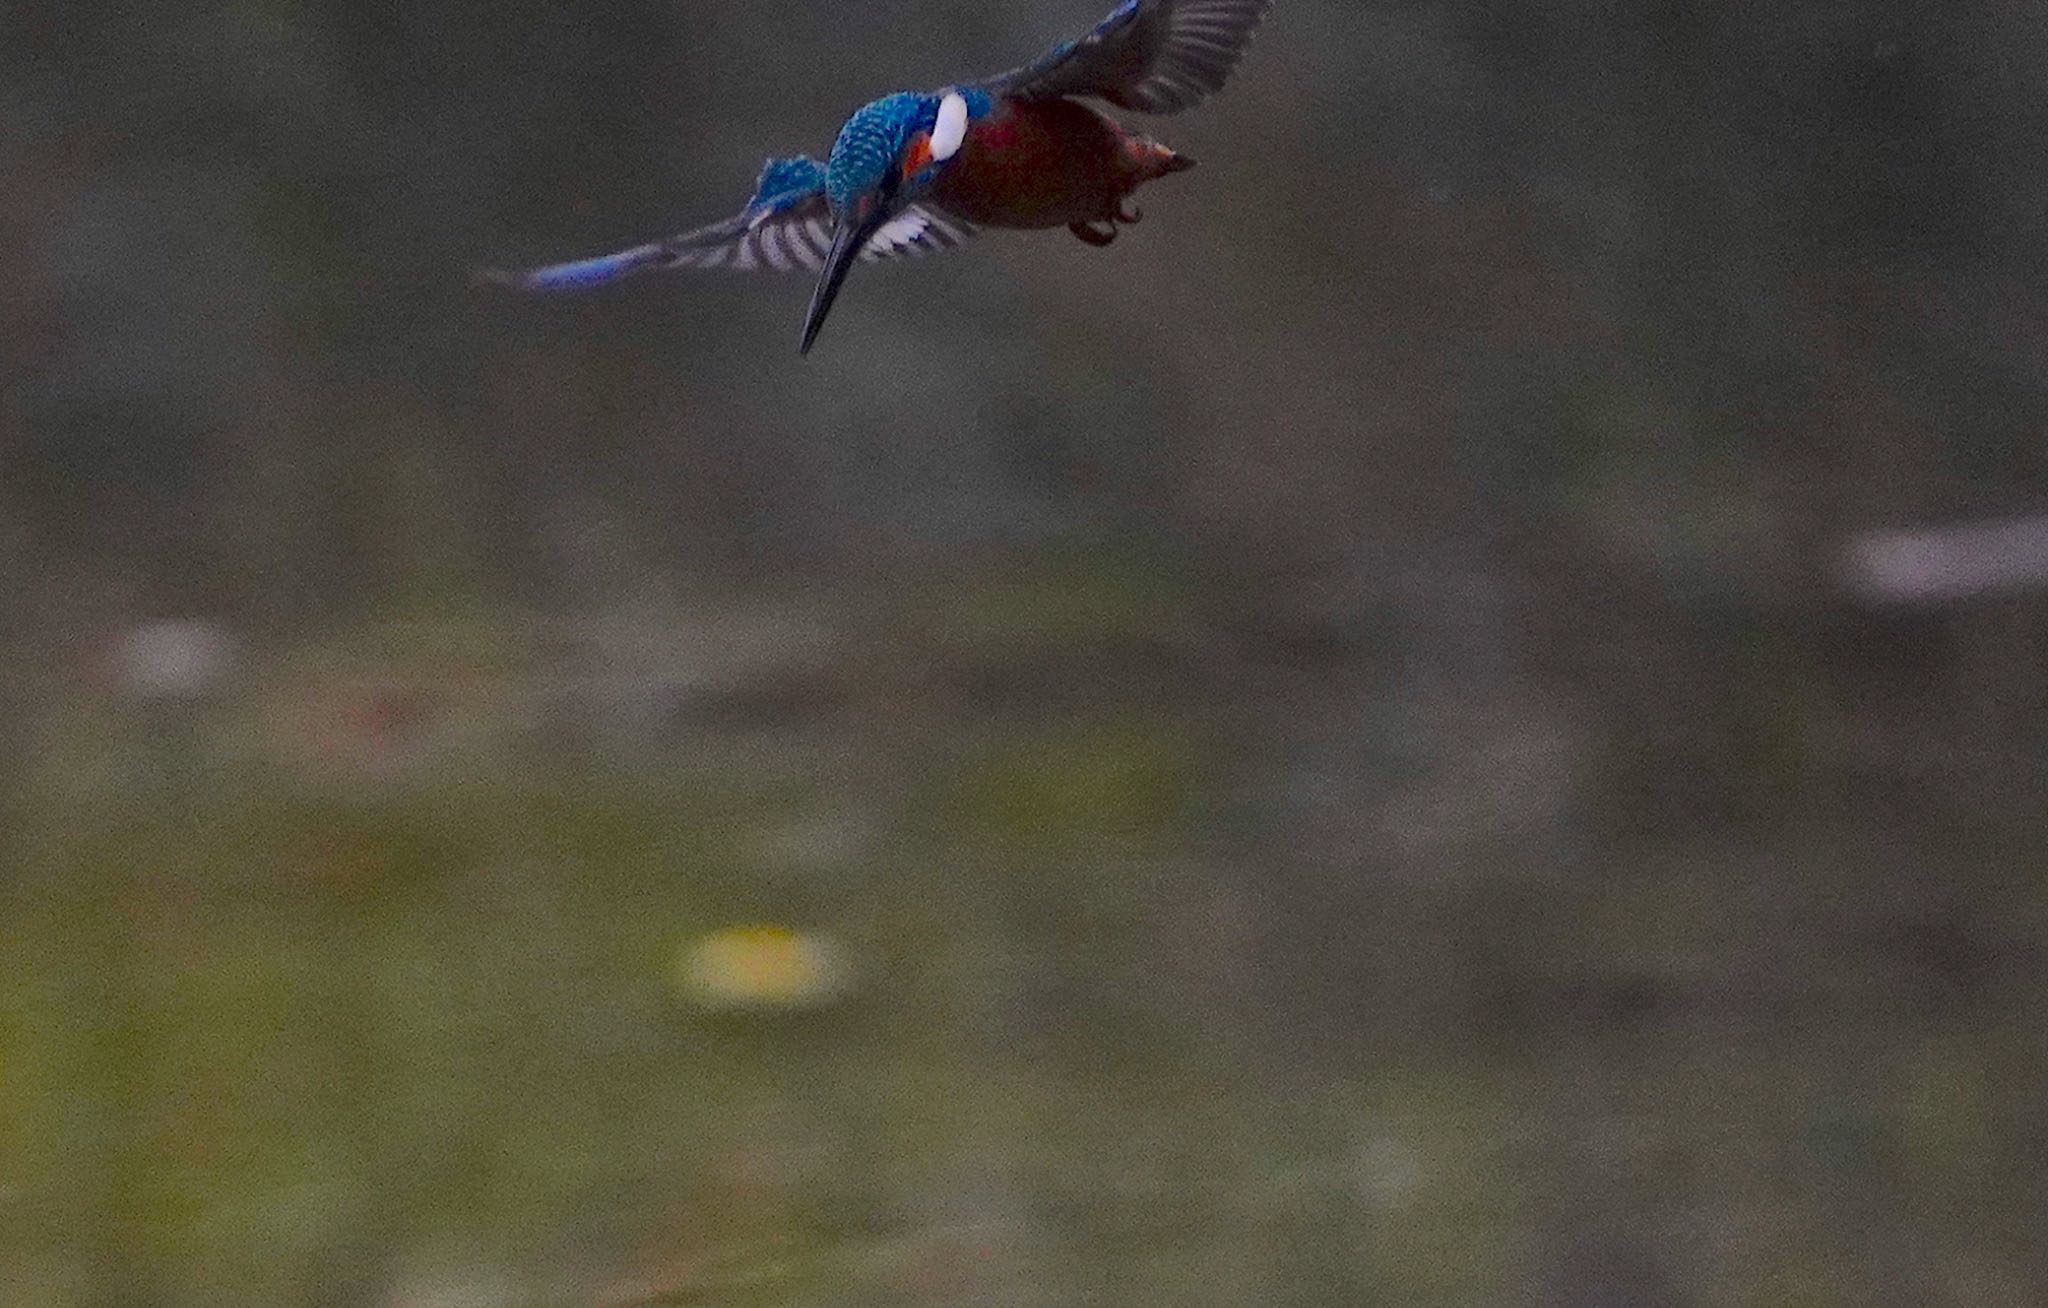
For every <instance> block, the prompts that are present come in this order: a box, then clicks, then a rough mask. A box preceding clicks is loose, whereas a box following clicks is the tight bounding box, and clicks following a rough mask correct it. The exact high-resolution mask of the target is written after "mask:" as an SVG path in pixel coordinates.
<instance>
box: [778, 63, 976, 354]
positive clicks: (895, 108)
mask: <svg viewBox="0 0 2048 1308" xmlns="http://www.w3.org/2000/svg"><path fill="white" fill-rule="evenodd" d="M991 107H992V102H991V100H990V97H989V95H988V93H987V92H985V91H982V90H980V89H978V88H973V87H968V88H959V89H954V90H948V91H942V92H939V93H937V94H934V95H920V94H917V93H916V92H913V91H900V92H898V93H897V94H895V95H889V96H884V97H882V98H881V99H879V100H876V101H874V102H873V103H872V104H868V105H864V106H862V107H861V108H860V109H859V110H857V111H856V112H855V113H854V115H853V117H851V118H849V119H847V120H846V126H845V127H842V128H841V129H840V130H839V139H838V140H837V141H835V142H833V144H832V156H831V158H830V160H829V161H827V163H826V165H825V199H826V201H827V202H828V203H829V204H830V205H831V206H832V217H833V220H834V227H833V232H832V249H831V251H830V252H829V253H827V255H826V256H825V267H824V270H823V271H822V272H821V273H819V275H818V285H817V289H816V290H815V291H814V292H813V293H812V295H811V308H810V312H809V313H808V314H806V315H805V318H804V338H803V349H804V350H806V351H808V350H809V349H810V348H811V342H812V341H814V340H816V339H817V336H818V329H819V328H821V327H823V326H824V325H825V315H826V314H827V313H829V312H831V309H832V301H833V300H834V299H836V298H838V295H839V288H840V286H841V285H843V284H844V283H845V281H846V274H847V273H848V272H849V271H851V269H852V267H853V264H854V261H855V259H857V258H858V257H859V256H860V252H861V251H862V250H863V249H864V248H866V246H867V243H868V241H869V240H870V239H871V238H872V237H873V236H874V234H875V233H876V232H877V231H879V230H880V229H881V227H882V225H883V224H885V223H887V222H888V221H889V220H890V219H891V218H894V217H895V216H896V215H897V214H899V213H902V212H903V210H904V208H905V206H907V205H909V204H910V203H911V202H913V201H914V200H916V199H917V198H918V197H919V196H921V195H923V194H924V192H925V191H927V190H928V189H930V187H931V185H932V183H933V182H935V181H937V180H938V178H939V177H940V175H941V174H943V173H944V172H945V170H946V169H947V168H948V167H950V166H951V164H952V161H953V159H954V157H955V156H956V155H958V154H959V152H960V146H961V144H962V143H963V142H964V141H965V140H966V139H967V126H968V123H969V122H970V121H972V120H973V119H975V118H979V117H981V116H982V115H983V114H986V113H987V112H988V111H989V110H990V108H991Z"/></svg>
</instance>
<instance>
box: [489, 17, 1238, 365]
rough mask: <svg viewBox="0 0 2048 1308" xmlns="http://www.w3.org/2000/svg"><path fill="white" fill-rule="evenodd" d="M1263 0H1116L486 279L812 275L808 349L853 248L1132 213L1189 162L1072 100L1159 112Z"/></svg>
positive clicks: (897, 248) (907, 251) (556, 281)
mask: <svg viewBox="0 0 2048 1308" xmlns="http://www.w3.org/2000/svg"><path fill="white" fill-rule="evenodd" d="M1271 8H1272V0H1123V3H1122V4H1119V5H1118V6H1117V7H1116V9H1115V10H1114V11H1112V12H1111V13H1110V15H1109V16H1108V17H1107V18H1105V19H1103V20H1102V21H1101V22H1100V23H1097V24H1096V25H1095V28H1094V30H1093V31H1091V32H1089V33H1088V34H1087V35H1086V36H1084V37H1082V38H1081V39H1080V40H1078V41H1065V42H1062V43H1060V44H1059V45H1057V46H1055V47H1053V48H1052V49H1051V50H1050V51H1048V52H1047V53H1046V54H1045V55H1044V56H1043V57H1042V58H1040V59H1038V60H1036V61H1035V62H1033V63H1029V64H1026V65H1024V66H1023V67H1022V68H1017V69H1013V70H1011V71H1010V72H1007V73H1003V74H1001V75H1000V76H996V77H991V78H986V79H984V80H981V81H977V82H962V83H958V84H956V85H953V86H949V87H946V88H944V89H942V90H938V91H933V92H931V93H929V94H920V93H918V92H914V91H899V92H897V93H896V94H894V95H885V96H883V97H882V98H881V99H879V100H876V101H873V102H872V103H870V104H867V105H864V106H862V107H861V108H860V109H858V110H856V111H855V112H854V114H853V116H852V117H851V118H849V119H847V120H846V125H845V126H844V127H842V128H841V129H840V130H839V138H838V139H837V140H836V141H834V142H833V144H832V152H831V155H830V156H829V157H828V158H827V159H826V160H825V161H824V162H823V163H820V162H819V161H818V160H816V159H813V158H811V157H810V156H808V155H794V156H791V157H789V158H780V159H770V160H769V161H768V162H767V164H766V166H765V167H763V168H762V170H761V177H760V181H759V182H758V183H756V185H755V187H754V195H753V198H752V199H750V200H748V201H747V206H746V208H744V209H742V210H740V212H739V213H738V214H737V215H735V216H734V217H731V218H728V219H726V220H725V221H724V222H719V223H712V224H710V225H709V226H706V227H699V228H696V229H694V230H692V231H687V232H683V233H681V234H680V235H677V236H671V237H669V238H668V239H667V240H662V241H655V242H653V243H651V244H648V245H636V246H634V247H633V248H632V249H630V250H621V251H619V252H618V253H616V254H607V255H600V256H598V257H597V258H594V259H579V260H577V261H575V262H573V263H558V264H551V265H549V266H547V267H544V268H535V269H531V270H529V271H526V272H496V271H493V272H487V273H485V274H483V276H484V277H485V279H486V280H489V281H492V282H497V283H501V284H504V285H509V286H515V287H519V288H522V289H525V290H535V291H554V290H567V289H575V288H581V287H586V286H595V285H598V284H600V283H603V282H609V281H612V280H614V279H616V278H619V277H623V276H626V275H628V274H630V273H637V272H643V271H646V270H649V269H656V268H736V269H744V270H751V269H756V268H763V267H765V268H770V269H774V270H775V271H777V272H786V271H789V270H791V269H796V268H802V269H805V270H807V271H811V272H815V273H817V274H818V280H817V285H816V287H815V289H814V290H813V291H812V292H811V304H810V309H809V311H808V312H807V313H806V314H805V315H804V331H803V340H802V344H801V345H800V346H799V347H798V348H799V352H800V353H805V354H808V353H809V352H810V348H811V344H812V342H814V341H816V340H817V339H818V330H819V329H820V328H821V327H823V326H824V325H825V315H826V314H827V313H829V312H831V309H832V302H833V301H834V300H835V299H837V298H838V296H839V288H840V287H841V286H842V285H844V284H845V281H846V275H847V273H848V272H849V271H850V270H851V269H852V267H853V264H854V262H855V261H856V260H860V261H864V262H874V261H875V260H879V259H892V258H897V257H902V256H911V255H921V254H927V253H930V252H933V251H937V250H949V249H954V248H956V247H958V246H960V245H962V244H964V243H966V241H967V240H968V238H970V237H971V236H973V235H974V233H975V231H976V229H977V228H980V227H1012V228H1052V227H1061V226H1064V227H1066V228H1068V229H1069V230H1070V231H1072V232H1073V233H1074V235H1076V236H1078V237H1080V238H1081V239H1082V240H1083V241H1086V242H1087V243H1088V244H1090V245H1098V246H1100V245H1108V244H1109V243H1110V242H1111V241H1113V240H1115V239H1116V234H1117V225H1118V224H1120V223H1122V224H1129V223H1135V222H1137V221H1138V219H1139V217H1140V216H1141V215H1140V213H1139V210H1138V209H1137V207H1136V206H1135V205H1134V204H1132V203H1131V200H1130V196H1131V193H1132V192H1133V191H1135V190H1137V188H1138V187H1140V186H1142V185H1144V184H1145V183H1146V182H1149V181H1152V180H1153V179H1155V178H1159V177H1164V176H1166V175H1167V174H1168V173H1177V172H1180V171H1182V170H1183V169H1187V168H1191V167H1193V166H1194V161H1193V160H1191V159H1189V158H1188V157H1187V156H1185V155H1182V154H1179V153H1177V152H1175V151H1174V150H1172V149H1169V148H1168V147H1166V146H1164V145H1161V144H1160V143H1159V142H1157V141H1155V140H1153V139H1151V138H1150V137H1148V136H1142V135H1139V134H1138V133H1136V132H1131V131H1127V130H1125V129H1124V127H1123V126H1122V125H1121V124H1119V123H1117V122H1116V121H1115V120H1114V119H1112V118H1110V117H1109V116H1108V115H1106V114H1104V113H1101V112H1099V111H1097V110H1095V109H1093V108H1091V107H1089V106H1088V105H1085V104H1083V103H1081V97H1088V98H1093V99H1100V100H1106V101H1108V102H1109V103H1110V104H1113V105H1116V106H1118V107H1119V108H1123V109H1131V110H1136V111H1138V112H1141V113H1152V114H1174V113H1179V112H1180V111H1181V110H1183V109H1187V108H1190V107H1191V106H1193V105H1196V104H1198V103H1200V102H1201V101H1202V100H1204V99H1206V98H1207V97H1208V96H1210V95H1212V94H1214V93H1215V92H1217V91H1219V90H1221V89H1222V87H1223V83H1224V82H1225V81H1226V80H1228V79H1229V77H1230V74H1231V71H1232V70H1233V69H1235V68H1236V67H1237V63H1238V60H1239V59H1241V58H1242V57H1243V56H1244V51H1245V48H1246V46H1248V45H1249V44H1250V43H1251V39H1252V33H1253V31H1254V29H1256V28H1257V27H1258V25H1259V22H1260V20H1262V19H1263V18H1264V17H1265V16H1266V12H1267V11H1268V10H1269V9H1271Z"/></svg>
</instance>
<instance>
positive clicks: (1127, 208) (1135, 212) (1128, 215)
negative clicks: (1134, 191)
mask: <svg viewBox="0 0 2048 1308" xmlns="http://www.w3.org/2000/svg"><path fill="white" fill-rule="evenodd" d="M1144 217H1145V211H1144V210H1143V209H1140V208H1139V207H1138V206H1137V205H1136V204H1135V203H1134V202H1132V201H1130V200H1120V201H1118V202H1117V206H1116V220H1117V221H1118V222H1120V223H1122V224H1124V225H1125V226H1126V227H1129V226H1133V225H1135V224H1137V223H1139V222H1141V221H1143V219H1144Z"/></svg>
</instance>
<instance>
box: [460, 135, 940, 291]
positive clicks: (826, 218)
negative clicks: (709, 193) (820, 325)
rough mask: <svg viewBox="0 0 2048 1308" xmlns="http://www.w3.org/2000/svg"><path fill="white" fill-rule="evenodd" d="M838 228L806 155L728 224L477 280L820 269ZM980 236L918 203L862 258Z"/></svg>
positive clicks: (564, 282)
mask: <svg viewBox="0 0 2048 1308" xmlns="http://www.w3.org/2000/svg"><path fill="white" fill-rule="evenodd" d="M832 229H833V219H832V210H831V207H830V206H829V205H828V204H827V203H826V202H825V173H824V167H823V165H821V164H819V163H818V162H817V161H815V160H813V159H809V158H806V157H804V156H801V155H799V156H796V157H794V158H789V159H771V160H769V161H768V163H767V166H766V167H764V168H763V169H762V171H761V181H760V184H759V186H758V187H757V188H756V190H755V194H754V198H753V199H752V200H750V201H748V202H747V207H746V208H745V209H743V210H741V211H740V212H739V213H738V214H736V215H734V216H733V217H731V218H728V219H726V220H725V221H723V222H717V223H711V224H708V225H707V226H704V227H697V228H693V229H691V230H690V231H687V232H681V233H678V234H677V235H675V236H671V237H669V238H667V239H666V240H661V241H652V242H649V243H648V244H646V245H636V246H633V247H632V248H630V249H625V250H620V251H617V252H616V253H613V254H603V255H599V256H597V257H596V258H592V259H576V260H572V261H570V262H568V263H554V264H547V265H545V266H543V267H539V268H529V269H525V270H521V271H512V272H501V271H497V270H488V271H485V272H483V273H480V274H478V275H479V277H480V278H482V279H483V280H486V281H490V282H494V283H497V284H499V285H504V286H512V287H516V288H518V289H520V290H528V291H568V290H582V289H584V288H586V287H591V286H601V285H603V284H605V283H607V282H613V281H617V280H618V279H619V278H621V277H627V276H631V275H632V274H635V273H641V272H651V271H656V270H661V269H673V268H703V269H718V268H723V269H731V270H733V271H736V272H754V271H757V270H760V269H768V270H770V271H773V272H798V271H801V272H818V271H820V270H821V269H823V268H824V266H825V253H826V251H827V250H829V249H830V248H831V247H832ZM974 233H975V228H974V226H973V224H971V223H969V222H967V221H966V220H964V219H961V218H957V217H955V216H953V215H952V214H949V213H946V212H945V211H944V210H941V209H939V208H938V207H937V206H935V205H925V204H913V205H911V206H909V207H908V208H906V209H905V210H904V211H903V212H902V213H900V214H898V215H897V216H896V217H894V218H892V219H890V220H889V221H888V222H887V223H885V224H883V226H882V228H881V230H879V231H877V232H876V233H875V235H874V236H873V237H872V238H871V239H870V240H869V241H868V243H867V245H866V246H865V247H863V248H862V250H861V255H860V257H861V258H862V259H863V260H866V261H868V262H870V263H872V262H874V261H876V260H880V259H896V258H912V257H915V256H918V255H923V254H931V253H935V252H937V251H941V250H951V249H956V248H958V247H959V246H961V245H964V244H966V243H967V242H968V240H970V239H971V238H972V237H973V236H974Z"/></svg>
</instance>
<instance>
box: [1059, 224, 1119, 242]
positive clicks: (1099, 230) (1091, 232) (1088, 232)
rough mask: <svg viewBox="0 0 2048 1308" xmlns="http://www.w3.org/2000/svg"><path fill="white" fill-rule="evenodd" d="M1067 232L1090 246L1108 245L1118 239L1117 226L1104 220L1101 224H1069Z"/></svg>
mask: <svg viewBox="0 0 2048 1308" xmlns="http://www.w3.org/2000/svg"><path fill="white" fill-rule="evenodd" d="M1067 230H1068V231H1070V232H1072V233H1073V234H1074V235H1076V236H1078V237H1080V238H1081V239H1082V240H1084V241H1086V242H1087V243H1088V244H1090V245H1094V246H1103V245H1108V244H1109V243H1110V242H1111V241H1114V240H1115V239H1116V225H1115V224H1113V223H1111V222H1109V221H1108V220H1107V219H1104V220H1103V221H1102V222H1100V223H1068V224H1067Z"/></svg>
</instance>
